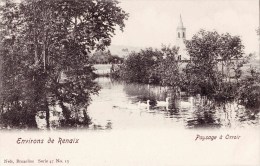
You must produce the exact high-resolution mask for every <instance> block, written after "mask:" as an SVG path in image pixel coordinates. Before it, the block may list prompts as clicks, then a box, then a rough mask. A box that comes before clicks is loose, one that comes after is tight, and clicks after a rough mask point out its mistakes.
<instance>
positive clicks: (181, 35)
mask: <svg viewBox="0 0 260 166" xmlns="http://www.w3.org/2000/svg"><path fill="white" fill-rule="evenodd" d="M179 39H181V40H183V39H186V28H185V27H184V26H183V22H182V18H181V15H180V21H179V25H178V27H177V40H179Z"/></svg>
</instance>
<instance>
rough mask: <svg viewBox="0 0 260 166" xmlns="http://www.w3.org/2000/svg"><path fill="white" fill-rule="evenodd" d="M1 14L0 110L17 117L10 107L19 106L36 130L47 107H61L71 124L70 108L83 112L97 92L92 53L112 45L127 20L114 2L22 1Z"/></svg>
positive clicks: (4, 8)
mask: <svg viewBox="0 0 260 166" xmlns="http://www.w3.org/2000/svg"><path fill="white" fill-rule="evenodd" d="M0 13H1V16H0V17H1V19H2V25H1V36H2V38H1V44H2V45H3V46H4V47H3V48H2V49H1V56H2V58H3V73H4V76H3V80H4V83H3V86H4V87H3V89H4V92H3V93H2V95H1V96H2V99H3V100H2V103H3V104H2V105H3V107H2V109H3V110H6V108H9V106H7V105H10V103H11V105H12V106H11V107H12V110H14V111H16V112H19V110H18V109H16V107H15V106H13V103H18V104H17V105H18V106H19V107H22V108H24V110H25V111H28V110H31V112H30V113H29V115H30V119H31V121H34V125H32V124H30V126H35V125H36V122H35V118H34V117H35V115H36V113H37V112H38V111H46V115H47V116H46V117H48V114H49V105H56V104H59V105H60V107H61V108H62V111H63V115H64V117H65V121H66V123H69V122H70V121H71V110H69V108H68V105H77V106H82V107H83V106H87V105H88V104H89V103H90V101H91V98H90V95H91V94H96V93H97V92H98V90H99V87H98V85H97V84H96V83H95V82H93V79H94V77H93V67H92V65H91V63H90V61H89V54H90V52H91V51H93V50H99V49H104V48H105V47H106V46H108V45H110V43H111V37H112V36H113V35H114V33H115V28H116V26H119V27H120V29H121V30H123V28H124V26H125V24H124V20H126V19H127V18H128V14H127V13H125V11H123V10H122V9H121V8H120V7H119V5H118V2H117V1H116V0H110V1H106V0H73V1H72V0H57V1H52V0H24V1H22V3H19V4H14V3H7V4H6V5H5V6H2V7H1V9H0ZM10 82H12V84H10ZM14 91H15V92H14ZM11 96H12V97H11ZM7 98H8V100H7ZM5 112H6V111H5ZM84 115H85V113H84ZM25 124H26V123H25ZM47 126H48V123H47Z"/></svg>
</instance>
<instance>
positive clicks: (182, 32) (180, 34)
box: [176, 15, 189, 60]
mask: <svg viewBox="0 0 260 166" xmlns="http://www.w3.org/2000/svg"><path fill="white" fill-rule="evenodd" d="M176 33H177V34H176V35H177V37H176V46H177V47H179V53H178V54H179V57H178V59H186V60H187V59H189V56H188V54H187V51H186V45H185V43H184V41H185V40H186V28H185V27H184V25H183V21H182V18H181V15H180V19H179V24H178V26H177V29H176Z"/></svg>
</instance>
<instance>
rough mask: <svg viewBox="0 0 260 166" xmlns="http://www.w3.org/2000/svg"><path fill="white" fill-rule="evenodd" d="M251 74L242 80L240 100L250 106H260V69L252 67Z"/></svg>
mask: <svg viewBox="0 0 260 166" xmlns="http://www.w3.org/2000/svg"><path fill="white" fill-rule="evenodd" d="M249 73H250V75H248V76H247V77H245V78H244V79H243V80H241V82H240V86H239V90H238V92H239V101H240V103H241V104H243V105H245V106H246V107H249V108H260V72H259V69H256V68H251V69H250V70H249Z"/></svg>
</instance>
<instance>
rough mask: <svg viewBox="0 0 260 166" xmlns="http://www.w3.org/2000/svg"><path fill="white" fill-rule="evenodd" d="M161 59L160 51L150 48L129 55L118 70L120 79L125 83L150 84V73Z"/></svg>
mask: <svg viewBox="0 0 260 166" xmlns="http://www.w3.org/2000/svg"><path fill="white" fill-rule="evenodd" d="M162 57H163V54H162V52H161V51H159V50H156V49H155V50H154V49H152V48H148V49H144V50H141V51H140V52H132V53H130V54H129V56H128V57H127V58H126V60H125V61H124V63H123V64H122V67H121V68H120V69H121V71H120V73H121V74H120V75H121V78H122V79H124V80H125V81H127V82H138V83H149V82H150V83H151V77H152V71H153V70H154V67H155V65H156V64H157V63H158V62H159V60H160V59H162ZM149 80H150V81H149Z"/></svg>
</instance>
